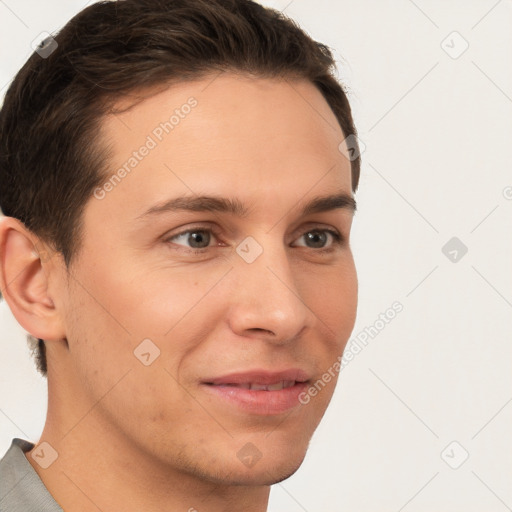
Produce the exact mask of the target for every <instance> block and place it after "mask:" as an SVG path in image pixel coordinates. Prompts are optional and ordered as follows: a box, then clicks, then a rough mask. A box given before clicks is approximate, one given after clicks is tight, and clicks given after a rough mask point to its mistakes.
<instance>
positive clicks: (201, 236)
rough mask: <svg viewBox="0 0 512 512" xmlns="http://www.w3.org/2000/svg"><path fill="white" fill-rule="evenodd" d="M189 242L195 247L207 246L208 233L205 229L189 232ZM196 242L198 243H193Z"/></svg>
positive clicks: (208, 240) (208, 241) (208, 242)
mask: <svg viewBox="0 0 512 512" xmlns="http://www.w3.org/2000/svg"><path fill="white" fill-rule="evenodd" d="M205 235H206V236H205ZM189 242H190V245H191V247H194V248H195V249H202V248H204V247H208V245H209V244H210V234H209V233H208V232H207V231H195V232H194V233H191V235H190V241H189ZM196 243H198V244H199V245H194V244H196ZM201 244H204V245H201Z"/></svg>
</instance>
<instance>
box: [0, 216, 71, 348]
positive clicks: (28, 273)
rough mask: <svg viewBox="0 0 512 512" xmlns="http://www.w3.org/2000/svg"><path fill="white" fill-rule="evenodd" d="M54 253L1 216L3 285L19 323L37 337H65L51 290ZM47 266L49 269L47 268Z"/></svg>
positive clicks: (19, 225)
mask: <svg viewBox="0 0 512 512" xmlns="http://www.w3.org/2000/svg"><path fill="white" fill-rule="evenodd" d="M50 258H51V253H50V251H49V249H48V248H47V246H46V245H45V244H43V243H42V242H41V241H40V239H39V238H38V237H37V236H36V235H34V233H32V232H31V231H30V230H28V229H27V228H26V227H25V225H24V224H23V223H22V222H20V221H19V220H17V219H14V218H13V217H2V218H1V219H0V286H1V289H2V296H3V297H4V298H5V300H6V302H7V303H8V305H9V308H10V309H11V311H12V313H13V315H14V316H15V317H16V319H17V320H18V322H19V324H20V325H21V326H22V327H23V328H24V329H25V330H26V331H27V332H29V333H30V334H31V335H32V336H35V337H36V338H41V339H46V340H51V339H58V338H62V337H63V336H64V334H63V332H62V328H61V321H60V318H59V314H58V311H57V310H56V308H55V304H54V301H53V299H52V297H51V296H50V295H49V293H48V275H47V271H45V270H47V268H48V267H49V266H50V265H49V260H50ZM45 267H47V268H45Z"/></svg>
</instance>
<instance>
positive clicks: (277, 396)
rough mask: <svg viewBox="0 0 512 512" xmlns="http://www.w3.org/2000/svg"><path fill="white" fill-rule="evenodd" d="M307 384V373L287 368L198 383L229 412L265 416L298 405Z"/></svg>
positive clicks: (227, 376) (245, 373)
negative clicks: (236, 411)
mask: <svg viewBox="0 0 512 512" xmlns="http://www.w3.org/2000/svg"><path fill="white" fill-rule="evenodd" d="M309 381H310V378H309V374H308V373H307V372H305V371H304V370H300V369H289V370H284V371H279V372H268V371H263V370H255V371H249V372H238V373H232V374H229V375H225V376H223V377H218V378H212V379H207V380H205V381H204V382H202V383H201V384H202V385H203V389H204V390H205V391H206V392H207V393H209V394H210V396H213V397H214V398H216V399H218V400H220V402H221V404H222V405H223V406H227V407H228V408H230V409H231V410H238V411H241V412H245V413H250V414H258V415H266V416H269V415H276V414H281V413H284V412H286V411H288V410H290V409H292V408H294V407H296V406H298V405H300V402H299V395H300V394H301V393H302V392H303V391H304V390H305V389H306V388H307V387H308V385H309Z"/></svg>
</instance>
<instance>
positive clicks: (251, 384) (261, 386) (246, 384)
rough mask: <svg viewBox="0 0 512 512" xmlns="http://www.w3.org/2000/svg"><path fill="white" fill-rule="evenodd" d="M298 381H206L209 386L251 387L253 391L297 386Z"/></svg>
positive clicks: (277, 389)
mask: <svg viewBox="0 0 512 512" xmlns="http://www.w3.org/2000/svg"><path fill="white" fill-rule="evenodd" d="M296 383H297V381H295V380H281V381H279V382H275V383H273V384H262V383H258V382H243V383H240V384H235V383H231V384H214V383H213V382H206V383H205V384H207V385H209V386H220V387H232V388H241V389H250V390H252V391H279V390H281V389H286V388H291V387H293V386H295V384H296Z"/></svg>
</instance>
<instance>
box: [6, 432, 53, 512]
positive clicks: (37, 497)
mask: <svg viewBox="0 0 512 512" xmlns="http://www.w3.org/2000/svg"><path fill="white" fill-rule="evenodd" d="M33 447H34V443H31V442H30V441H26V440H25V439H20V438H17V437H15V438H14V439H13V440H12V442H11V446H10V447H9V449H8V450H7V452H5V454H4V456H3V457H2V458H1V459H0V512H63V510H62V508H61V507H60V506H59V505H58V503H57V502H56V501H55V500H54V498H53V496H52V495H51V494H50V492H49V491H48V489H47V488H46V487H45V485H44V484H43V481H42V480H41V479H40V478H39V475H38V474H37V472H36V471H35V469H34V468H33V467H32V465H31V464H30V462H29V461H28V460H27V458H26V457H25V452H27V451H29V450H31V449H32V448H33Z"/></svg>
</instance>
